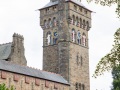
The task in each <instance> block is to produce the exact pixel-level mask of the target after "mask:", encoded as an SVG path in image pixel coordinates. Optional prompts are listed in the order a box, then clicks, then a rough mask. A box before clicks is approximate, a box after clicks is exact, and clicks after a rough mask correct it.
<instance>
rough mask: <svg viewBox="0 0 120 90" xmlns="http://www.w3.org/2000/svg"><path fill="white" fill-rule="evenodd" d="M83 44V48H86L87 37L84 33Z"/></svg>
mask: <svg viewBox="0 0 120 90" xmlns="http://www.w3.org/2000/svg"><path fill="white" fill-rule="evenodd" d="M82 44H83V46H86V35H85V34H84V33H83V35H82Z"/></svg>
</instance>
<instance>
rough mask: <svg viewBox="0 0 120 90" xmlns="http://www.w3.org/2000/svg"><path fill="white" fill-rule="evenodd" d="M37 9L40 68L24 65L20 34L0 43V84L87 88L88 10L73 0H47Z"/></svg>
mask: <svg viewBox="0 0 120 90" xmlns="http://www.w3.org/2000/svg"><path fill="white" fill-rule="evenodd" d="M39 11H40V26H41V27H42V29H43V71H41V70H38V69H34V68H31V67H28V66H27V61H26V58H25V55H24V51H25V50H24V43H23V42H24V38H23V36H21V35H18V34H14V35H13V42H11V43H7V44H1V45H0V84H1V83H5V84H6V85H7V87H10V86H11V85H13V86H14V87H15V88H16V90H90V77H89V43H88V42H89V41H88V31H89V30H90V28H91V12H92V11H91V10H89V9H88V8H86V7H85V6H84V5H83V4H82V3H81V2H80V1H77V0H50V2H49V3H48V4H47V5H45V6H44V7H43V8H41V9H39Z"/></svg>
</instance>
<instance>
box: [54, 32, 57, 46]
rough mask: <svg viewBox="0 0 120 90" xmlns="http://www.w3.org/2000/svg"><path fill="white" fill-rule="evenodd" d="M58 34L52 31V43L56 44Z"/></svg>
mask: <svg viewBox="0 0 120 90" xmlns="http://www.w3.org/2000/svg"><path fill="white" fill-rule="evenodd" d="M57 39H58V34H57V32H54V38H53V44H57Z"/></svg>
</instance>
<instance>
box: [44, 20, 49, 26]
mask: <svg viewBox="0 0 120 90" xmlns="http://www.w3.org/2000/svg"><path fill="white" fill-rule="evenodd" d="M44 28H48V24H47V21H46V20H44Z"/></svg>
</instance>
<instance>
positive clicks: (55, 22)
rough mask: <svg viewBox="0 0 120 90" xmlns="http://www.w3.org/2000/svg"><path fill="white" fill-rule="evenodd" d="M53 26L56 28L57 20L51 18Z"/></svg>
mask: <svg viewBox="0 0 120 90" xmlns="http://www.w3.org/2000/svg"><path fill="white" fill-rule="evenodd" d="M53 24H54V25H53V26H57V20H56V17H54V18H53Z"/></svg>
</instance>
